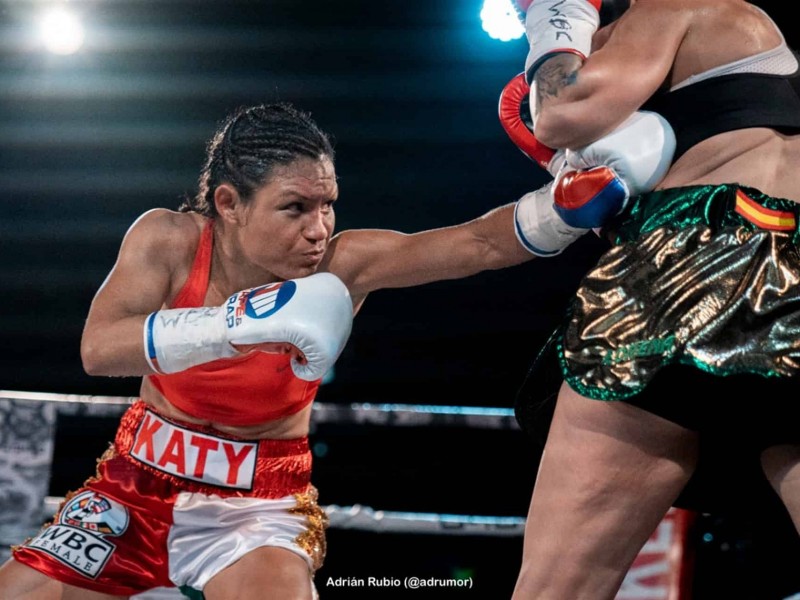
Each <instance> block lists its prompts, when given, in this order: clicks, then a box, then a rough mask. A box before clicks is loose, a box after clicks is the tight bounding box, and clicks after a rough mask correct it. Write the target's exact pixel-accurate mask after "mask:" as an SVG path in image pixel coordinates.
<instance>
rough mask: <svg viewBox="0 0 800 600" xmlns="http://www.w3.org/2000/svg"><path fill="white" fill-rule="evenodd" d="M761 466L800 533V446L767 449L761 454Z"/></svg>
mask: <svg viewBox="0 0 800 600" xmlns="http://www.w3.org/2000/svg"><path fill="white" fill-rule="evenodd" d="M761 466H762V468H763V469H764V474H765V475H766V476H767V479H768V480H769V482H770V485H772V488H773V489H774V490H775V491H776V492H777V494H778V496H780V498H781V501H782V502H783V505H784V506H785V507H786V510H787V511H788V512H789V516H790V517H791V518H792V522H793V523H794V526H795V529H797V530H798V532H800V445H794V444H791V445H790V444H786V445H781V446H772V447H771V448H767V449H766V450H764V452H762V453H761Z"/></svg>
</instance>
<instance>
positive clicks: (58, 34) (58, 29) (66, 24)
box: [41, 8, 83, 54]
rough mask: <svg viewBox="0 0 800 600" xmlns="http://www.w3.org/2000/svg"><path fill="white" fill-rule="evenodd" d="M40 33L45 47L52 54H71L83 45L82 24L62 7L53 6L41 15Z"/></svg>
mask: <svg viewBox="0 0 800 600" xmlns="http://www.w3.org/2000/svg"><path fill="white" fill-rule="evenodd" d="M41 34H42V41H43V42H44V45H45V48H47V49H48V50H49V51H50V52H53V53H54V54H73V53H74V52H77V51H78V49H79V48H80V47H81V46H82V45H83V25H81V22H80V20H79V19H78V17H77V16H75V15H74V14H72V13H71V12H68V11H67V10H65V9H63V8H54V9H52V10H50V11H49V12H48V13H46V14H45V15H44V16H43V18H42V24H41Z"/></svg>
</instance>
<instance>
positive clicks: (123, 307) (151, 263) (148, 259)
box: [81, 215, 174, 372]
mask: <svg viewBox="0 0 800 600" xmlns="http://www.w3.org/2000/svg"><path fill="white" fill-rule="evenodd" d="M154 221H158V217H157V216H155V218H153V217H152V216H147V215H146V216H144V217H142V218H141V219H139V220H138V221H137V222H136V223H134V225H133V226H131V228H130V229H129V230H128V232H127V233H126V235H125V238H124V240H123V242H122V245H121V246H120V250H119V254H118V256H117V260H116V262H115V264H114V266H113V267H112V269H111V271H110V273H109V274H108V276H107V277H106V279H105V281H104V282H103V284H102V285H101V286H100V288H99V290H98V291H97V293H96V294H95V297H94V299H93V300H92V303H91V306H90V308H89V313H88V316H87V319H86V323H85V326H84V330H83V336H82V339H81V354H82V356H83V358H84V365H85V366H87V370H88V371H90V372H91V371H96V370H98V369H99V370H100V371H103V370H104V368H99V367H98V368H93V367H92V365H98V364H105V365H107V364H109V363H111V364H114V365H115V366H120V365H121V364H122V363H126V362H128V361H130V360H133V361H135V362H136V363H137V364H138V363H139V361H140V360H143V353H142V352H141V347H142V344H143V342H142V327H143V323H144V319H145V318H146V316H147V315H148V314H149V313H151V312H152V311H154V310H158V309H159V308H161V307H162V305H163V304H164V301H165V299H166V298H167V296H168V294H169V289H170V278H171V265H170V261H171V260H173V258H174V257H173V255H172V254H171V253H170V250H171V242H170V241H169V240H168V239H165V238H164V224H163V223H158V222H154ZM142 366H143V365H142Z"/></svg>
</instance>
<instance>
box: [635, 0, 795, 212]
mask: <svg viewBox="0 0 800 600" xmlns="http://www.w3.org/2000/svg"><path fill="white" fill-rule="evenodd" d="M686 7H687V10H693V11H697V18H696V19H694V20H693V21H692V23H693V25H692V27H690V28H689V30H688V31H687V33H686V35H685V37H684V39H683V41H682V43H681V46H680V48H679V50H678V52H677V54H676V58H675V61H674V66H673V70H672V72H671V74H670V79H669V81H668V82H667V84H666V86H665V87H667V88H668V89H669V92H667V93H662V94H660V99H659V102H657V103H648V105H645V107H644V108H646V109H647V108H650V109H651V110H657V111H659V112H662V114H663V113H664V112H668V111H667V110H663V109H664V107H665V104H667V108H669V106H668V105H669V103H670V102H671V101H673V100H674V102H675V104H676V105H677V104H678V103H681V104H682V105H683V106H690V107H691V108H690V111H691V113H692V115H691V116H689V117H688V119H686V120H685V122H683V123H679V124H677V130H676V135H677V136H678V145H679V152H680V153H681V154H680V156H678V157H677V159H676V161H675V164H674V165H673V167H672V168H671V169H670V172H669V174H668V175H667V177H666V178H665V179H664V180H663V181H662V182H661V184H660V185H659V188H668V187H680V186H687V185H697V184H721V183H730V182H736V183H741V184H743V185H747V186H751V187H755V188H758V189H760V190H761V191H763V192H764V193H767V194H769V195H771V196H775V197H781V198H789V199H792V200H795V201H800V173H798V172H797V169H796V168H792V167H793V165H797V164H798V163H797V161H798V160H800V135H797V132H798V131H800V130H798V129H797V123H800V115H797V114H795V113H794V111H795V106H796V107H800V98H798V97H797V96H796V94H795V92H794V91H793V90H791V89H788V88H791V87H792V85H791V83H787V81H788V80H787V79H786V77H785V76H786V75H787V74H788V73H790V72H791V70H792V68H794V69H796V68H797V67H796V61H794V60H793V58H792V57H791V56H787V53H789V55H790V54H791V52H790V51H789V50H788V49H786V48H784V50H781V46H782V45H784V46H785V41H784V40H783V37H782V35H781V34H780V32H779V31H778V30H777V28H776V27H775V25H774V23H773V22H772V21H771V19H770V18H769V17H768V16H767V15H766V14H764V13H763V12H762V11H760V10H759V9H757V8H756V7H754V6H752V5H749V4H747V3H744V2H739V1H737V0H729V1H722V2H720V1H719V0H692V1H691V3H689V2H687V4H686ZM790 63H791V64H790ZM760 77H764V79H759V78H760ZM769 77H772V78H774V79H780V80H781V81H782V82H783V83H778V82H777V81H769V82H768V83H769V85H773V84H776V85H779V86H780V85H783V86H784V88H787V89H785V90H784V91H785V93H786V98H789V99H790V100H792V107H791V108H790V107H787V104H788V101H787V100H786V98H782V99H781V98H777V97H776V94H775V93H769V92H766V91H764V92H762V93H761V94H760V95H759V94H751V95H748V94H746V93H742V90H743V89H747V86H753V89H756V90H758V89H759V87H760V85H761V83H762V82H766V79H767V78H769ZM726 80H728V81H729V83H730V85H728V86H727V89H726V86H725V82H726ZM764 85H765V86H766V85H767V83H764ZM734 90H735V91H734ZM665 91H666V90H665ZM693 94H695V98H699V99H702V100H703V104H704V107H703V108H702V110H700V109H699V107H698V105H697V103H696V102H694V101H692V100H691V99H688V100H687V97H688V96H692V95H693ZM717 100H718V101H719V102H718V103H717V104H716V105H715V102H717ZM678 108H679V111H678V112H679V113H680V114H682V115H684V116H685V115H686V114H687V112H688V111H686V110H683V108H681V107H678ZM659 109H662V110H659ZM798 110H800V109H798ZM743 113H744V114H745V116H742V114H743ZM765 115H766V116H765ZM776 115H777V116H776ZM667 118H668V120H669V117H667ZM691 118H696V119H697V125H696V127H698V128H699V127H705V126H707V125H710V126H709V128H708V130H707V131H706V132H703V133H702V134H701V135H700V136H697V135H694V136H693V137H692V135H690V136H688V137H689V138H690V140H689V141H688V142H684V146H690V147H688V150H685V152H684V151H683V150H684V149H683V148H680V147H681V144H682V139H681V138H682V137H684V138H685V137H686V136H685V133H682V132H681V128H684V129H685V130H686V131H689V130H690V129H691V128H692V126H693V124H692V122H691Z"/></svg>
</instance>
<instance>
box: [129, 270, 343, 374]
mask: <svg viewBox="0 0 800 600" xmlns="http://www.w3.org/2000/svg"><path fill="white" fill-rule="evenodd" d="M352 324H353V304H352V300H351V299H350V294H349V292H348V291H347V287H345V285H344V283H342V281H341V280H340V279H339V278H338V277H336V276H335V275H333V274H332V273H317V274H314V275H310V276H309V277H303V278H299V279H290V280H288V281H283V282H279V283H272V284H268V285H263V286H259V287H255V288H251V289H247V290H243V291H241V292H237V293H235V294H233V295H232V296H231V297H230V298H228V300H227V301H226V302H225V304H223V305H222V306H219V307H199V308H175V309H167V310H160V311H156V312H154V313H152V314H151V315H150V316H149V317H148V318H147V319H146V320H145V326H144V349H145V357H146V358H147V362H148V364H149V365H150V367H151V368H152V369H153V370H154V371H156V372H158V373H176V372H178V371H183V370H184V369H188V368H190V367H194V366H196V365H200V364H204V363H207V362H211V361H214V360H218V359H225V358H232V357H234V356H239V355H240V354H241V353H240V352H239V351H238V350H237V349H236V347H243V346H248V347H255V348H254V349H256V350H257V349H258V346H259V345H262V344H263V345H265V347H269V345H274V344H290V345H292V346H294V347H295V348H296V349H297V350H299V352H300V353H301V354H302V359H298V358H297V357H293V359H292V361H291V366H292V371H293V372H294V374H295V375H296V376H297V377H298V378H300V379H303V380H305V381H315V380H317V379H320V378H321V377H322V376H323V375H324V374H325V373H326V372H327V371H328V370H329V369H330V368H331V367H332V366H333V363H334V362H336V359H337V358H338V357H339V355H340V354H341V352H342V350H343V349H344V345H345V343H346V342H347V338H348V337H349V336H350V330H351V328H352Z"/></svg>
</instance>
